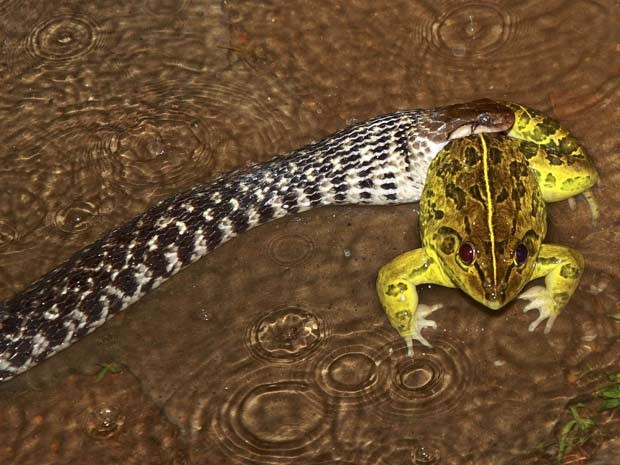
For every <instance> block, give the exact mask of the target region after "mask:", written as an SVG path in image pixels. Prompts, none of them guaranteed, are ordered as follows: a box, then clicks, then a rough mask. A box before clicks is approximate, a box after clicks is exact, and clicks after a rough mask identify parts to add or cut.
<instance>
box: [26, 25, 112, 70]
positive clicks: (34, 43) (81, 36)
mask: <svg viewBox="0 0 620 465" xmlns="http://www.w3.org/2000/svg"><path fill="white" fill-rule="evenodd" d="M98 28H99V26H98V25H97V23H96V22H95V21H94V20H93V19H92V18H89V17H85V16H75V15H63V16H58V17H55V18H49V19H47V20H45V21H43V22H42V23H40V24H38V25H37V26H36V27H35V28H34V29H33V30H32V32H31V34H30V37H29V39H28V44H29V50H30V51H31V52H32V53H33V55H35V56H36V57H39V58H42V59H44V60H47V61H66V60H72V59H74V58H77V57H80V56H82V55H85V54H86V53H88V52H89V51H90V50H92V49H93V47H98V46H101V44H102V35H101V34H99V32H98Z"/></svg>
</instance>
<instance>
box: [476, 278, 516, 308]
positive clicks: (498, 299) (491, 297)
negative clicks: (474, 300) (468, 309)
mask: <svg viewBox="0 0 620 465" xmlns="http://www.w3.org/2000/svg"><path fill="white" fill-rule="evenodd" d="M507 287H508V286H507V283H497V284H490V283H488V284H485V285H484V286H483V298H482V299H481V300H480V302H481V303H482V304H483V305H485V306H486V307H488V308H490V309H491V310H498V309H500V308H502V307H503V306H504V305H506V304H507V303H508V301H509V300H510V299H507V298H506V297H507V296H506V289H507Z"/></svg>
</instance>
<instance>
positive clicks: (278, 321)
mask: <svg viewBox="0 0 620 465" xmlns="http://www.w3.org/2000/svg"><path fill="white" fill-rule="evenodd" d="M245 341H246V345H247V346H248V347H249V349H250V351H251V352H252V353H253V354H254V355H255V356H256V357H258V358H260V359H262V360H266V361H269V362H271V363H294V362H299V361H301V360H306V359H308V357H310V356H311V355H312V354H313V353H314V352H315V351H316V350H317V349H318V348H319V347H320V346H321V345H322V344H323V343H324V342H325V325H324V323H323V321H322V319H321V318H319V317H318V316H317V315H315V314H313V313H311V312H308V311H306V310H303V309H300V308H295V307H286V308H281V309H277V310H274V311H271V312H269V313H267V314H266V315H262V316H261V317H260V318H258V319H257V320H256V321H254V322H253V323H252V324H251V325H250V326H249V327H248V330H247V332H246V337H245Z"/></svg>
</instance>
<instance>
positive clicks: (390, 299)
mask: <svg viewBox="0 0 620 465" xmlns="http://www.w3.org/2000/svg"><path fill="white" fill-rule="evenodd" d="M418 284H440V285H442V286H446V287H455V286H454V284H453V283H452V281H451V280H450V278H448V276H447V275H446V274H445V273H444V272H443V269H442V268H441V266H440V264H439V263H438V262H437V260H436V259H434V258H433V257H431V256H429V255H428V254H427V253H426V251H425V250H424V249H416V250H412V251H410V252H406V253H404V254H402V255H400V256H398V257H396V258H395V259H394V260H392V261H391V262H390V263H388V264H387V265H385V266H383V268H381V270H380V271H379V276H378V278H377V293H378V294H379V300H380V301H381V304H382V305H383V309H384V310H385V313H387V316H388V319H389V320H390V323H391V324H392V326H393V327H394V328H395V329H396V330H397V331H398V333H399V334H400V335H401V337H402V338H403V339H404V340H405V343H406V344H407V354H408V355H410V356H411V355H413V340H414V339H415V340H417V341H420V342H421V343H422V344H424V345H425V346H428V347H430V346H431V345H430V344H429V342H428V341H427V340H426V339H425V338H424V336H422V329H424V328H427V327H432V328H435V327H436V326H437V325H436V323H435V322H434V321H433V320H429V319H427V318H426V317H427V316H428V315H430V314H431V313H432V312H434V311H435V310H437V309H439V308H441V306H442V305H441V304H436V305H431V306H429V305H424V304H418V293H417V291H416V288H415V287H416V286H417V285H418Z"/></svg>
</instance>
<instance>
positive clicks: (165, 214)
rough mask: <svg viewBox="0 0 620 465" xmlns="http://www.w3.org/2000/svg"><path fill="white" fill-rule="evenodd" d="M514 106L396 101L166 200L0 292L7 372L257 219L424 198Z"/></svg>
mask: <svg viewBox="0 0 620 465" xmlns="http://www.w3.org/2000/svg"><path fill="white" fill-rule="evenodd" d="M511 118H514V117H513V114H512V112H511V111H510V110H508V109H507V108H505V107H503V106H501V105H499V104H495V103H493V102H490V101H478V102H472V103H470V104H462V105H454V106H450V107H444V108H438V109H433V110H414V111H405V112H399V113H394V114H391V115H386V116H382V117H378V118H375V119H372V120H370V121H367V122H365V123H361V124H358V125H355V126H353V127H351V128H349V129H345V130H343V131H341V132H338V133H336V134H334V135H332V136H330V137H328V138H326V139H324V140H323V141H321V142H319V143H316V144H312V145H309V146H307V147H305V148H303V149H300V150H297V151H294V152H291V153H289V154H287V155H284V156H282V157H279V158H274V159H273V160H271V161H269V162H267V163H264V164H261V165H255V166H251V167H248V168H244V169H241V170H239V171H236V172H233V173H230V174H228V175H225V176H221V177H219V178H216V179H214V180H213V181H211V182H208V183H206V184H202V185H198V186H196V187H194V188H193V189H191V190H189V191H187V192H184V193H180V194H177V195H174V196H172V197H169V198H167V199H165V200H163V201H161V202H160V203H158V204H156V205H154V206H153V207H151V208H150V209H148V210H147V211H146V212H144V213H143V214H141V215H139V216H137V217H136V218H134V219H133V220H131V221H130V222H128V223H126V224H124V225H123V226H121V227H119V228H118V229H116V230H114V231H112V232H110V233H109V234H107V235H106V236H104V237H103V238H101V239H100V240H98V241H97V242H95V243H94V244H91V245H90V246H88V247H86V248H84V249H82V250H81V251H79V252H77V253H76V254H75V255H73V256H72V257H71V258H70V259H69V260H67V261H66V262H65V263H63V264H62V265H60V266H59V267H57V268H55V269H54V270H52V271H51V272H49V273H48V274H46V275H45V276H43V277H42V278H40V279H39V280H38V281H36V282H34V283H33V284H31V285H30V286H29V287H27V288H26V289H24V290H23V291H22V292H20V293H19V294H17V295H15V296H14V297H13V298H12V299H10V300H8V301H6V302H3V303H1V304H0V381H4V380H7V379H10V378H12V377H13V376H15V375H17V374H19V373H21V372H23V371H25V370H27V369H29V368H30V367H32V366H34V365H36V364H37V363H39V362H41V361H43V360H44V359H46V358H48V357H50V356H51V355H53V354H55V353H57V352H58V351H60V350H62V349H63V348H65V347H67V346H69V345H70V344H72V343H73V342H75V341H76V340H78V339H80V338H82V337H83V336H85V335H87V334H89V333H90V332H92V331H93V330H94V329H96V328H97V327H99V326H101V325H102V324H103V323H104V322H105V321H106V320H108V319H109V318H111V317H112V316H114V315H115V314H117V313H118V312H120V311H122V310H124V309H125V308H127V307H128V306H129V305H130V304H132V303H133V302H135V301H136V300H138V299H139V298H140V297H142V296H143V295H144V294H145V293H147V292H148V291H150V290H151V289H154V288H155V287H157V286H158V285H160V284H161V283H162V282H163V281H165V280H166V279H168V278H169V277H171V276H172V275H174V274H175V273H177V272H178V271H179V270H180V269H182V268H184V267H185V266H187V265H189V264H190V263H192V262H194V261H196V260H198V259H199V258H201V257H202V256H204V255H205V254H207V253H208V252H209V251H211V250H213V249H214V248H216V247H217V246H219V245H221V244H223V243H224V242H226V241H228V240H229V239H231V238H232V237H234V236H235V235H237V234H240V233H242V232H244V231H247V230H248V229H250V228H253V227H255V226H257V225H260V224H262V223H265V222H267V221H270V220H273V219H276V218H280V217H283V216H285V215H287V214H289V213H296V212H301V211H304V210H308V209H310V208H313V207H318V206H323V205H336V204H374V205H381V204H394V203H403V202H413V201H417V200H419V198H420V194H421V192H422V188H423V185H424V180H425V177H426V170H427V168H428V165H429V163H430V161H431V160H432V159H433V157H434V156H435V155H436V154H437V153H438V152H439V151H440V150H441V149H442V148H443V147H444V146H445V145H446V144H447V143H448V142H449V140H450V138H454V137H462V136H465V135H468V134H471V133H472V132H497V131H503V130H506V129H508V127H509V126H510V125H511V124H512V120H511Z"/></svg>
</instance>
